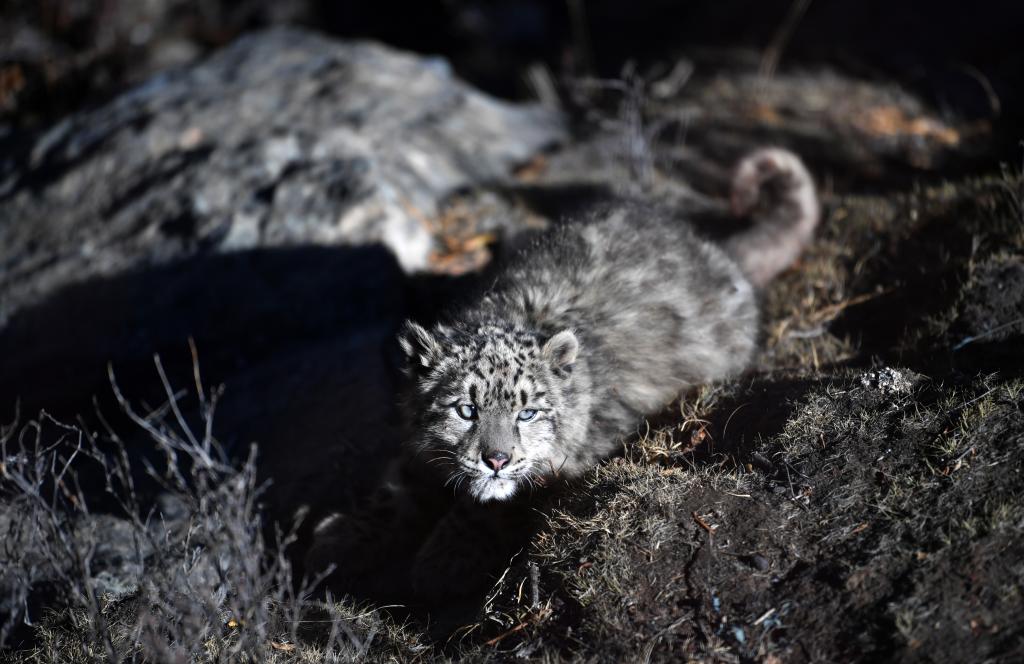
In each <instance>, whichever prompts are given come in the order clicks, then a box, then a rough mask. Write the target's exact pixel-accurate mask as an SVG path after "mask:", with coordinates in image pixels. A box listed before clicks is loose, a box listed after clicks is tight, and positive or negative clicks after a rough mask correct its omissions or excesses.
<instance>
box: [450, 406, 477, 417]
mask: <svg viewBox="0 0 1024 664" xmlns="http://www.w3.org/2000/svg"><path fill="white" fill-rule="evenodd" d="M455 412H456V413H458V414H459V417H461V418H462V419H464V420H475V419H476V406H474V405H473V404H469V403H460V404H459V405H458V406H456V407H455Z"/></svg>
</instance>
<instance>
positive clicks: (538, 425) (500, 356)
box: [399, 323, 585, 501]
mask: <svg viewBox="0 0 1024 664" xmlns="http://www.w3.org/2000/svg"><path fill="white" fill-rule="evenodd" d="M399 341H400V344H401V347H402V350H403V351H404V352H405V355H406V359H407V374H408V376H409V377H410V378H411V379H412V383H413V386H412V394H411V398H410V400H409V404H408V410H409V411H410V412H409V414H410V415H411V418H410V423H411V425H412V431H411V432H410V435H411V439H412V443H413V445H414V447H415V449H416V450H417V452H418V453H419V454H421V455H422V456H423V457H424V458H426V459H427V460H428V461H430V462H431V463H432V464H435V465H436V466H437V467H438V468H440V469H442V470H443V472H444V473H445V475H446V479H447V481H448V482H449V483H452V484H454V485H455V486H456V487H463V488H465V489H466V490H467V491H468V492H469V493H470V494H471V495H472V496H473V497H474V498H476V499H477V500H480V501H489V500H506V499H508V498H511V497H512V496H513V495H514V494H515V493H516V491H517V490H518V489H519V488H520V487H522V486H524V485H534V484H538V483H540V484H543V483H544V482H545V480H546V479H547V478H549V477H550V476H552V475H557V474H558V471H559V468H560V467H561V465H562V464H563V463H565V460H566V454H565V453H564V451H563V444H562V443H563V440H562V438H563V436H564V435H565V431H566V430H567V425H571V422H569V421H570V420H573V421H575V420H576V419H578V418H579V417H580V415H581V414H580V413H579V412H578V409H579V406H580V404H579V403H578V398H577V392H578V390H577V389H576V386H575V385H574V365H575V363H576V360H577V354H578V352H579V342H578V341H577V338H576V335H575V334H574V333H573V332H572V331H571V330H562V331H560V332H557V333H556V334H553V335H549V336H544V335H540V334H536V333H533V332H531V331H528V330H524V329H520V328H517V327H513V326H504V325H501V324H485V325H475V326H460V327H449V326H443V325H439V326H435V327H434V328H433V329H432V330H429V331H428V330H426V329H424V328H423V327H421V326H419V325H416V324H415V323H409V324H407V326H406V329H405V331H404V333H403V334H402V335H401V337H400V339H399ZM584 416H585V414H584Z"/></svg>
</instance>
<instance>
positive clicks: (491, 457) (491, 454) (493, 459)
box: [480, 450, 509, 472]
mask: <svg viewBox="0 0 1024 664" xmlns="http://www.w3.org/2000/svg"><path fill="white" fill-rule="evenodd" d="M480 456H482V457H483V458H484V461H486V462H487V463H489V464H490V465H491V468H493V469H494V472H498V471H499V470H501V469H502V468H504V467H505V466H506V465H508V459H509V456H508V455H507V454H505V453H504V452H498V451H497V450H484V453H483V454H481V455H480Z"/></svg>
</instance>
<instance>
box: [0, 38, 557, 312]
mask: <svg viewBox="0 0 1024 664" xmlns="http://www.w3.org/2000/svg"><path fill="white" fill-rule="evenodd" d="M564 136H565V134H564V129H563V127H562V122H561V119H560V117H559V116H558V114H556V113H554V112H552V111H549V110H544V109H542V108H540V107H537V106H525V105H524V106H515V105H512V104H508V103H504V102H500V101H498V100H496V99H493V98H490V97H488V96H486V95H484V94H482V93H480V92H477V91H475V90H473V89H472V88H470V87H469V86H467V85H466V84H464V83H462V82H460V81H459V80H458V79H456V78H455V77H454V76H453V75H452V72H451V70H450V68H449V67H448V65H447V63H446V62H445V61H444V60H442V59H438V58H423V57H418V56H412V55H408V54H403V53H400V52H397V51H395V50H392V49H390V48H387V47H385V46H381V45H377V44H372V43H365V42H352V43H340V42H336V41H331V40H328V39H325V38H323V37H319V36H317V35H315V34H312V33H309V32H303V31H298V30H286V29H279V30H271V31H267V32H262V33H257V34H254V35H252V36H249V37H246V38H244V39H241V40H239V41H237V42H235V43H234V44H233V45H231V46H229V47H227V48H225V49H223V50H221V51H219V52H218V53H216V54H214V55H213V56H212V57H210V58H209V59H208V60H206V61H205V62H203V63H201V64H198V65H196V66H193V67H190V68H185V69H181V70H177V71H171V72H168V73H165V74H162V75H158V76H156V77H154V78H152V79H150V80H149V81H148V82H146V83H145V84H143V85H140V86H138V87H136V88H134V89H132V90H129V91H128V92H125V93H124V94H122V95H121V96H119V97H117V98H115V99H114V100H113V101H111V102H110V103H109V104H107V105H105V106H103V107H100V108H98V109H95V110H93V111H90V112H83V113H79V114H76V115H73V116H70V117H68V118H67V119H65V120H64V121H62V122H60V123H59V124H58V125H56V126H55V127H53V128H52V129H50V130H49V131H47V132H45V133H43V134H42V135H40V136H38V137H36V138H35V139H34V140H31V141H28V146H27V148H26V149H24V150H22V151H21V152H19V153H18V154H14V155H7V156H5V157H2V158H0V293H2V295H0V325H2V324H3V322H4V321H6V320H8V319H10V317H11V316H13V315H14V314H15V313H16V312H17V311H18V310H19V309H21V308H22V307H24V306H26V305H27V304H30V303H33V302H37V301H39V299H40V298H42V297H44V296H46V295H47V294H49V293H52V292H53V291H54V290H56V289H58V288H60V287H61V286H63V285H66V284H69V283H73V282H81V281H83V280H85V279H88V278H89V277H94V276H97V275H111V274H115V273H121V272H124V271H125V270H129V269H138V268H141V267H145V266H148V265H154V264H162V263H166V262H168V261H170V260H173V259H181V258H185V257H189V256H194V255H198V254H203V255H209V254H211V253H220V252H226V251H237V250H239V249H247V248H254V247H264V248H265V247H277V246H295V245H306V244H317V245H344V244H364V243H383V244H384V245H386V246H387V247H388V248H389V249H390V250H391V251H392V252H393V253H394V254H395V256H396V257H397V259H398V261H399V263H400V264H401V266H402V267H403V268H404V269H405V270H406V271H417V270H422V269H424V268H425V267H427V258H428V255H429V252H430V251H431V248H432V235H431V228H430V223H431V222H432V220H433V219H434V218H435V217H436V216H437V214H438V210H439V205H440V204H441V202H442V201H443V200H444V199H445V198H446V197H448V196H450V195H451V194H452V193H453V192H456V191H458V190H460V189H465V188H467V187H469V186H470V185H473V184H477V183H481V182H485V181H487V182H501V181H502V180H504V179H505V178H507V176H508V174H509V173H510V171H511V170H512V169H513V167H515V166H516V165H518V164H521V163H523V162H526V161H527V160H528V159H530V158H531V157H532V156H533V155H534V154H536V153H537V152H538V151H539V150H541V149H543V148H545V147H547V146H550V145H552V144H555V143H557V142H559V141H561V140H562V139H563V138H564Z"/></svg>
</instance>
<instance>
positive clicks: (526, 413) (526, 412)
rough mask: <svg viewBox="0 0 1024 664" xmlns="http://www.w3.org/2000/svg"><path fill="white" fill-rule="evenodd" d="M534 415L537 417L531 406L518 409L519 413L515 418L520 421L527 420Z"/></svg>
mask: <svg viewBox="0 0 1024 664" xmlns="http://www.w3.org/2000/svg"><path fill="white" fill-rule="evenodd" d="M535 417H537V411H535V410H533V409H532V408H524V409H523V410H521V411H519V415H517V416H516V418H517V419H518V420H519V421H520V422H529V421H530V420H532V419H533V418H535Z"/></svg>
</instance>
